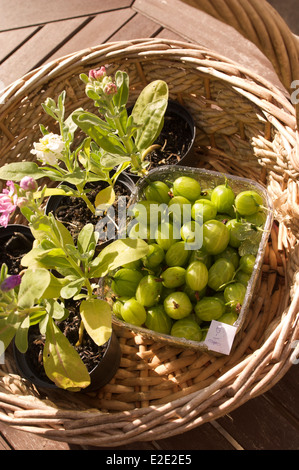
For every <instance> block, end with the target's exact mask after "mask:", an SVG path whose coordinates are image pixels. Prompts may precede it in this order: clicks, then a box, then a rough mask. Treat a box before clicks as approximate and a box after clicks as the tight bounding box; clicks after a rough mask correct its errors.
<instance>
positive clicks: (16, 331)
mask: <svg viewBox="0 0 299 470" xmlns="http://www.w3.org/2000/svg"><path fill="white" fill-rule="evenodd" d="M26 185H27V186H26V189H24V181H21V182H20V185H14V188H15V194H14V195H11V197H12V198H14V196H16V197H17V199H16V198H15V200H17V203H18V204H19V207H20V209H21V211H22V213H23V215H25V217H26V218H27V220H28V222H29V227H30V230H31V232H32V234H33V236H34V238H35V241H34V245H33V248H32V249H31V250H30V251H28V253H27V254H26V255H25V256H24V257H23V259H22V265H23V267H24V270H23V272H22V273H21V274H20V275H18V276H10V275H9V274H8V270H7V267H6V265H5V264H3V265H2V267H1V273H0V296H1V302H0V340H1V341H2V342H3V344H4V347H5V348H7V347H8V345H9V344H10V343H11V341H12V340H13V339H14V341H15V347H16V349H17V350H18V351H19V352H20V353H21V354H23V355H24V354H25V353H26V352H27V351H28V349H29V347H30V344H29V338H30V337H31V334H30V333H31V331H32V328H35V329H36V328H37V326H38V329H39V332H40V333H41V335H42V336H41V338H42V339H41V341H44V346H43V352H42V363H43V367H44V370H45V373H46V375H47V377H48V378H49V379H50V380H51V381H52V382H53V383H54V384H55V385H56V386H58V387H61V388H64V389H67V390H72V391H74V390H79V389H87V390H90V389H91V388H90V387H94V385H93V383H92V382H91V380H92V374H90V373H89V371H88V370H87V368H86V366H85V364H84V363H83V361H82V359H81V358H80V355H79V353H78V352H77V350H76V347H77V348H78V347H81V346H82V345H83V346H84V335H85V336H86V335H87V336H88V337H90V338H91V339H92V341H93V342H94V343H95V344H96V345H97V346H98V347H101V346H103V345H107V347H108V346H109V345H110V344H111V345H113V344H114V341H115V339H113V338H112V323H111V308H110V307H109V305H108V304H107V303H106V302H105V301H104V300H102V299H100V298H99V297H98V295H97V287H98V279H99V278H101V277H103V276H105V275H107V273H108V272H109V271H110V270H113V269H116V268H117V267H118V266H121V265H123V264H125V263H128V262H130V261H134V260H138V259H139V258H141V257H143V256H144V255H145V254H146V253H147V250H148V246H147V244H146V243H145V242H144V241H143V240H130V239H122V240H116V241H114V242H113V243H111V244H110V245H109V246H107V247H105V248H104V249H103V250H102V251H101V252H100V253H99V254H96V244H97V233H96V232H95V230H94V227H93V225H92V224H87V225H86V226H85V227H84V229H83V230H82V231H81V232H80V234H79V236H78V241H77V244H75V243H74V240H73V238H72V236H71V234H70V232H69V231H68V230H67V229H66V228H65V227H64V225H63V224H62V223H61V222H59V221H58V220H56V219H55V217H54V216H53V214H49V215H48V216H47V215H45V214H44V212H43V210H42V209H41V203H42V198H40V199H39V201H38V203H37V199H36V198H35V197H34V193H35V190H36V182H35V181H34V180H33V179H32V178H31V179H27V180H26ZM71 301H79V314H80V316H79V318H80V321H79V324H78V328H79V331H78V340H77V343H76V344H75V345H72V344H71V343H70V342H69V341H68V339H67V338H66V336H65V335H64V334H63V332H62V331H61V330H60V328H59V326H58V325H57V323H59V324H60V323H61V322H62V321H65V320H66V319H67V318H69V316H70V309H69V307H68V306H67V302H71ZM116 352H118V354H117V357H116V358H115V359H114V360H115V362H114V363H112V364H111V363H109V366H108V372H107V374H108V375H107V376H106V377H105V378H104V382H105V381H106V380H107V379H108V380H109V379H110V378H111V373H112V371H114V372H115V371H116V367H117V366H118V363H119V350H117V351H116ZM23 358H24V356H23ZM99 362H101V361H99ZM93 369H95V368H93ZM106 370H107V365H106ZM93 372H94V370H93ZM31 375H32V374H31ZM27 377H28V376H27ZM28 378H29V377H28ZM104 382H103V381H102V382H101V384H103V383H104ZM38 383H40V382H38ZM95 386H99V385H98V384H97V385H95Z"/></svg>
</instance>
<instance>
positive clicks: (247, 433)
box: [217, 386, 299, 450]
mask: <svg viewBox="0 0 299 470" xmlns="http://www.w3.org/2000/svg"><path fill="white" fill-rule="evenodd" d="M275 387H276V386H275ZM275 387H274V388H275ZM276 393H277V392H276ZM297 396H298V395H297ZM294 398H295V397H292V400H293V399H294ZM281 403H282V404H285V406H286V408H287V409H288V410H289V415H288V414H285V413H282V410H281V407H280V406H277V404H275V403H273V402H272V403H271V402H270V401H269V400H268V399H267V398H266V396H265V395H260V396H258V397H257V398H254V399H252V400H250V401H248V402H247V403H245V404H243V405H242V406H241V407H239V408H237V409H236V410H234V411H233V412H232V413H230V414H229V416H224V417H222V418H220V419H219V420H218V421H217V422H218V423H219V424H220V425H221V426H222V427H223V428H224V429H225V430H226V431H227V432H228V433H229V434H230V435H231V436H233V437H234V438H235V439H236V440H237V441H238V442H239V443H240V444H241V445H242V446H243V447H244V449H246V450H298V448H299V432H298V431H299V421H298V420H296V419H290V414H292V410H291V402H289V401H288V400H287V399H286V397H285V398H284V397H283V396H281Z"/></svg>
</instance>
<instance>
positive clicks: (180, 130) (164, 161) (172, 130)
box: [147, 112, 192, 170]
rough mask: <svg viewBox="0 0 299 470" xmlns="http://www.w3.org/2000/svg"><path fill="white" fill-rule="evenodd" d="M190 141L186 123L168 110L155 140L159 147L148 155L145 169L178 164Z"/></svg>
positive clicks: (189, 132) (190, 137)
mask: <svg viewBox="0 0 299 470" xmlns="http://www.w3.org/2000/svg"><path fill="white" fill-rule="evenodd" d="M191 142H192V134H191V131H190V128H189V126H188V123H186V121H185V120H184V119H183V118H181V117H180V116H179V115H177V114H175V113H171V112H169V114H167V115H166V116H165V118H164V126H163V129H162V131H161V133H160V135H159V137H158V139H157V140H156V142H155V144H158V145H160V146H161V147H160V148H159V149H156V150H154V151H152V152H151V153H150V154H149V155H148V157H147V161H149V165H148V166H147V170H152V169H153V168H156V167H157V166H162V165H175V164H179V163H180V161H181V159H182V157H183V156H184V155H185V153H186V152H187V151H188V150H189V148H190V146H191Z"/></svg>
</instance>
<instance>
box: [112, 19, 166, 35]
mask: <svg viewBox="0 0 299 470" xmlns="http://www.w3.org/2000/svg"><path fill="white" fill-rule="evenodd" d="M160 30H161V26H160V25H159V23H157V22H156V21H152V20H150V19H149V18H147V17H146V16H144V15H141V14H140V13H137V14H136V15H135V16H133V18H131V19H130V21H128V22H127V23H125V24H124V25H123V26H122V27H121V28H120V29H119V30H118V31H117V32H116V33H115V34H113V36H111V37H110V39H109V41H127V40H130V39H141V38H151V37H154V36H156V35H157V33H158V32H159V31H160Z"/></svg>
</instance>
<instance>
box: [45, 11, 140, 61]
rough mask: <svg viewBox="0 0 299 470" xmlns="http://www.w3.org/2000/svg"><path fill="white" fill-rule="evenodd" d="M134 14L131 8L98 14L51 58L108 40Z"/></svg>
mask: <svg viewBox="0 0 299 470" xmlns="http://www.w3.org/2000/svg"><path fill="white" fill-rule="evenodd" d="M133 16H134V12H133V11H132V10H131V9H129V8H127V9H123V10H118V11H109V12H107V13H101V14H100V15H97V16H96V17H95V18H94V19H92V20H91V21H90V22H89V23H88V24H87V25H86V26H85V27H84V28H82V29H81V30H80V31H79V32H78V33H77V34H75V35H74V36H73V37H72V38H71V39H70V40H69V41H68V42H66V43H65V44H64V45H63V46H62V47H61V48H59V49H58V50H56V51H55V53H54V54H53V55H52V56H51V57H50V58H49V60H54V59H57V58H59V57H62V56H65V55H67V54H72V53H73V52H76V51H80V50H81V49H86V48H89V47H92V46H97V45H99V44H102V43H103V42H106V41H107V40H108V39H109V38H110V37H111V36H112V35H113V34H115V33H116V31H117V30H118V29H119V28H121V27H122V25H123V24H124V23H126V22H127V21H128V20H129V19H130V18H132V17H133Z"/></svg>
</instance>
